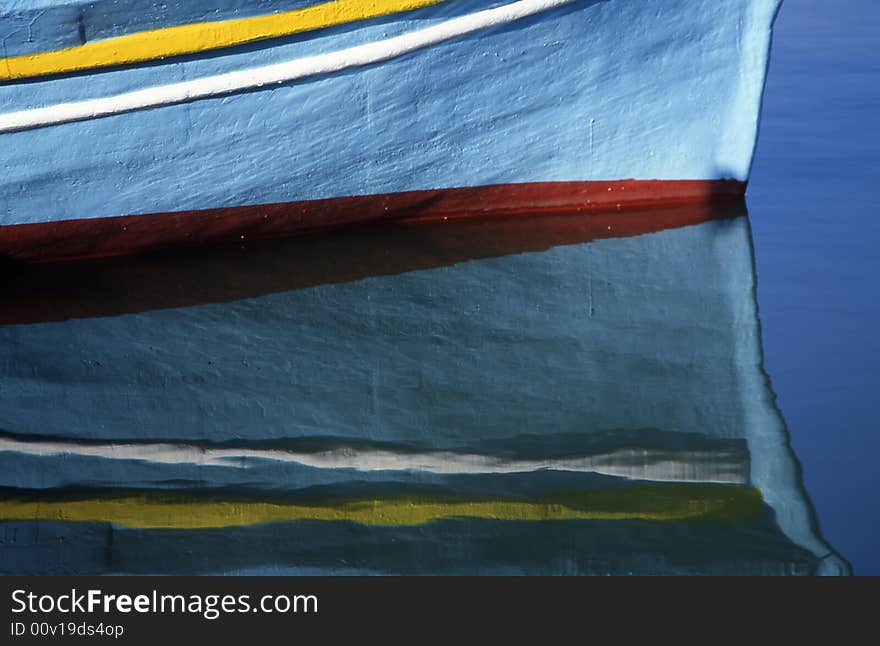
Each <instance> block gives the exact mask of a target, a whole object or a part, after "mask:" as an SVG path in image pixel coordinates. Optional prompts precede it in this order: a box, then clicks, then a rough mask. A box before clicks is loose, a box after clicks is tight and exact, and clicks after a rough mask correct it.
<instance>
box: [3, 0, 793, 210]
mask: <svg viewBox="0 0 880 646" xmlns="http://www.w3.org/2000/svg"><path fill="white" fill-rule="evenodd" d="M98 4H101V3H98ZM146 4H147V5H149V6H150V7H153V8H152V10H149V11H145V3H144V2H135V3H131V4H130V6H129V5H128V4H126V8H122V7H119V6H118V5H117V6H114V8H113V12H111V13H109V14H102V13H100V11H99V10H98V9H99V8H98V7H97V5H96V6H94V7H93V6H91V5H89V4H85V3H82V4H81V3H73V4H70V3H64V4H61V3H52V2H40V3H37V4H34V3H32V2H13V3H4V8H3V9H2V10H0V11H2V12H3V13H2V14H0V29H2V30H4V33H0V39H2V42H3V44H4V52H5V56H6V64H7V75H10V74H13V68H14V67H15V66H16V65H20V64H23V62H24V61H25V60H28V61H31V62H33V61H39V60H42V61H44V62H45V61H47V60H49V59H45V58H39V57H40V56H55V57H56V58H57V57H58V56H62V55H61V54H51V52H59V51H62V50H63V51H66V52H67V53H66V54H64V55H63V56H62V58H63V57H65V56H70V57H76V56H79V55H80V54H82V53H83V52H88V51H91V50H83V49H77V48H80V47H96V48H97V47H104V46H105V45H102V43H105V44H106V43H110V42H114V41H113V39H125V38H129V39H132V38H133V39H137V38H139V37H140V36H138V34H141V36H143V30H144V29H146V28H147V27H150V26H152V27H155V28H156V29H160V30H161V29H183V28H184V27H185V26H187V25H189V27H186V29H190V28H195V27H193V25H197V24H198V23H199V22H201V21H203V20H205V19H206V17H207V16H208V15H209V14H210V15H214V16H216V18H217V19H219V20H221V24H226V22H225V21H233V20H238V21H242V20H243V21H247V20H256V19H257V18H258V15H257V14H258V12H256V10H255V9H254V7H253V6H251V5H248V6H246V7H237V6H235V5H234V4H231V3H228V2H222V1H221V2H218V3H217V6H216V7H215V8H216V9H217V11H216V12H214V13H213V14H212V13H211V12H210V11H209V5H210V7H214V5H213V4H211V3H208V2H207V1H206V0H202V1H200V2H194V1H191V2H185V3H180V6H175V7H173V8H171V9H168V10H167V15H166V13H163V12H162V11H159V12H158V13H157V10H156V6H154V5H151V4H149V3H146ZM176 4H177V3H175V5H176ZM306 4H307V3H303V2H292V3H288V4H285V3H280V2H273V3H268V4H267V7H268V8H269V10H270V11H275V12H283V11H285V10H287V11H304V10H308V7H306V6H305V5H306ZM343 4H345V6H349V5H351V6H352V7H354V6H361V5H360V4H359V3H357V2H347V3H343ZM368 4H369V7H371V8H370V9H369V11H372V12H375V13H376V14H380V13H383V12H385V11H386V10H387V11H388V13H386V14H384V15H377V17H375V18H372V19H368V20H353V21H347V20H348V19H347V18H346V21H347V22H345V24H335V26H333V25H334V20H335V21H336V22H340V21H341V20H342V17H344V16H349V14H348V13H345V12H342V13H338V14H337V13H335V12H336V11H337V10H334V9H322V10H321V13H320V15H321V16H323V18H322V20H324V22H326V23H327V25H328V26H327V27H325V28H320V29H315V30H310V31H303V32H301V33H298V34H293V35H289V36H282V37H280V38H273V39H269V40H258V41H255V42H251V43H249V44H246V45H241V46H238V47H232V48H228V47H226V48H223V47H221V48H220V49H211V50H210V51H201V52H194V53H191V54H188V55H186V56H183V57H174V56H172V57H170V58H165V59H161V60H157V61H152V62H151V61H145V62H144V64H129V65H123V66H121V67H109V68H106V69H102V70H92V71H89V70H85V71H84V72H82V73H75V74H70V73H66V74H60V75H54V76H38V77H35V78H27V79H19V80H14V79H12V80H7V81H6V82H4V83H0V124H2V125H0V130H2V129H4V128H5V129H6V130H7V131H6V132H2V133H0V163H2V164H3V166H4V168H6V169H7V172H6V173H5V174H4V176H3V177H2V178H0V226H2V225H13V224H26V223H31V224H33V223H48V222H56V221H61V220H71V219H73V220H75V219H83V218H105V217H110V216H123V215H134V214H156V213H172V212H190V211H202V210H205V209H224V208H229V207H241V206H254V205H261V204H278V203H285V202H293V201H295V202H300V201H304V200H320V199H329V198H340V197H348V196H363V195H377V194H381V195H387V194H397V193H400V192H404V191H432V190H440V189H450V188H457V187H479V186H486V185H517V184H523V183H536V182H538V183H540V182H584V181H591V180H596V181H603V182H604V181H614V180H628V179H637V180H704V181H705V180H717V179H733V180H737V181H740V182H744V181H745V180H746V179H747V177H748V172H749V166H750V163H751V157H752V150H753V147H754V141H755V136H756V132H757V123H758V111H759V104H760V96H761V90H762V86H763V80H764V72H765V67H766V62H767V55H768V51H769V42H770V29H771V24H772V19H773V17H774V15H775V11H776V9H777V6H778V2H777V0H667V1H664V2H658V1H653V2H651V1H648V2H645V1H642V0H519V1H518V2H516V1H515V2H499V1H495V2H486V1H483V0H448V1H445V2H439V3H425V5H426V6H423V7H421V8H416V9H413V10H410V11H402V12H401V11H398V9H401V8H404V5H402V4H399V3H393V2H392V3H368ZM417 4H418V3H417ZM327 6H328V7H330V6H336V5H334V3H330V4H328V5H327ZM339 6H342V5H339ZM366 6H367V5H364V7H366ZM406 6H409V5H406ZM337 9H338V7H337ZM163 11H164V10H163ZM316 11H317V10H316ZM338 11H340V12H341V11H342V10H341V9H338ZM365 11H367V9H364V8H363V7H362V10H361V14H357V15H356V14H351V16H353V17H355V18H357V17H366V15H367V14H366V13H364V12H365ZM139 12H140V13H139ZM143 15H149V16H151V19H150V20H149V21H148V23H146V22H145V21H144V18H143ZM272 15H274V16H275V18H271V21H276V22H277V21H279V20H281V18H280V16H282V15H283V14H282V13H276V14H272ZM296 15H304V14H296ZM315 15H318V14H315ZM334 16H335V17H334ZM325 18H326V20H325ZM337 18H338V19H339V20H337ZM267 20H269V19H267ZM291 20H293V19H291ZM295 22H296V20H293V21H292V22H286V23H285V24H289V25H293V24H294V23H295ZM319 22H320V21H319ZM234 24H235V25H238V26H239V27H240V26H241V25H243V24H250V23H246V22H245V23H242V22H236V23H234ZM278 24H281V23H278ZM322 24H323V23H322ZM313 26H319V25H318V24H317V23H315V25H313ZM74 27H75V29H74ZM236 29H238V27H236ZM233 31H234V29H233ZM74 32H75V34H76V35H75V36H74V35H73V34H74ZM161 33H164V34H166V35H167V34H169V33H172V34H173V33H181V32H167V31H166V32H161ZM217 38H218V39H219V40H218V41H217V43H215V44H216V45H218V47H220V46H221V45H224V44H229V43H228V42H227V41H225V40H223V39H222V38H221V37H220V36H217ZM77 39H78V42H77ZM161 40H162V39H161V38H160V39H159V40H155V39H153V38H152V37H150V38H147V40H146V41H145V42H150V43H152V44H153V45H155V46H156V47H159V45H158V44H157V43H159V42H160V41H161ZM221 41H222V42H221ZM116 42H117V44H119V43H125V42H132V41H116ZM193 42H195V41H193ZM153 45H151V47H152V46H153ZM202 45H204V46H205V47H206V48H207V47H208V46H209V45H210V42H209V43H202ZM202 45H199V48H200V49H202ZM123 50H125V48H124V47H121V48H120V50H119V51H120V52H122V51H123ZM151 51H152V54H155V53H157V52H158V50H151ZM75 52H79V53H80V54H76V53H75ZM170 53H174V52H170ZM152 54H151V55H152ZM120 55H123V54H120ZM86 58H88V57H86ZM52 60H55V59H52ZM70 60H73V59H70ZM100 62H101V61H100V60H98V59H97V58H96V59H95V63H96V64H97V63H100ZM105 62H106V61H105ZM117 62H122V63H124V60H121V59H120V61H117ZM36 64H37V63H34V65H36ZM2 66H3V63H2V62H0V67H2ZM34 69H36V71H40V70H39V69H37V68H34ZM41 69H42V70H43V71H51V69H50V68H48V67H47V68H41ZM31 71H34V70H33V69H32V70H31ZM68 119H74V121H72V122H69V123H57V124H56V125H51V124H53V123H55V122H57V121H66V120H68ZM40 126H42V127H40ZM13 130H14V131H13ZM312 224H314V225H315V226H318V225H321V224H322V221H321V217H320V214H318V215H315V216H314V220H313V222H312Z"/></svg>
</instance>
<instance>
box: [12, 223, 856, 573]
mask: <svg viewBox="0 0 880 646" xmlns="http://www.w3.org/2000/svg"><path fill="white" fill-rule="evenodd" d="M677 213H678V215H676V214H675V212H668V213H667V216H668V217H669V223H670V224H672V223H674V222H676V221H677V222H678V223H679V224H683V225H684V224H686V225H689V226H682V227H680V228H671V229H666V230H662V231H657V232H654V233H645V234H644V235H629V236H625V237H605V238H604V239H599V238H600V237H601V236H599V235H598V233H599V229H598V228H594V229H592V230H590V229H589V227H587V228H586V229H585V228H584V226H585V225H584V223H585V222H586V221H587V220H586V219H584V218H583V217H582V216H580V217H579V216H568V217H566V216H550V219H542V221H541V222H540V223H537V222H535V223H532V225H533V226H534V230H535V231H541V232H543V233H542V234H541V235H542V236H544V237H543V238H541V237H540V236H539V237H538V239H531V238H530V237H529V236H525V235H520V234H517V230H516V227H517V226H524V227H528V226H532V225H530V224H529V222H528V219H526V220H522V221H519V222H520V223H519V225H517V224H516V222H517V221H516V220H509V219H508V220H498V221H494V222H493V221H483V222H480V223H475V222H472V221H459V222H453V221H450V222H447V223H444V224H440V223H435V224H432V225H431V226H411V225H409V226H408V225H399V228H397V229H395V230H394V232H393V233H392V232H391V231H384V232H376V233H375V234H366V233H364V236H363V238H362V239H361V244H362V245H363V246H362V247H361V249H360V254H361V255H360V256H359V257H360V258H362V259H363V262H362V264H360V265H359V268H358V269H356V270H347V269H340V270H339V272H340V273H339V275H338V276H337V280H338V281H340V282H333V279H332V278H326V277H325V279H324V280H320V279H318V278H316V277H311V278H305V279H304V280H301V279H300V278H297V275H298V274H299V273H300V270H301V269H302V271H306V269H305V268H307V267H310V266H313V262H312V260H313V258H314V257H316V256H304V257H302V258H300V260H299V262H301V263H302V265H301V267H298V266H297V260H295V259H296V258H297V254H295V253H292V252H293V251H294V250H296V249H303V248H305V245H303V243H302V241H297V240H292V241H288V242H286V243H284V245H288V246H287V247H286V249H287V250H288V251H289V252H291V253H282V252H280V251H279V249H278V247H277V246H273V247H272V249H273V252H272V253H267V254H263V253H262V252H261V250H260V248H255V249H253V250H252V251H250V250H247V249H246V250H239V251H238V252H236V253H231V252H229V250H227V251H226V252H225V253H224V252H221V251H217V252H207V251H206V252H205V254H204V255H202V256H198V255H196V256H193V255H187V256H186V257H178V258H176V259H175V258H173V257H168V256H165V257H159V258H143V259H127V260H119V261H102V262H100V263H95V264H92V265H83V266H81V267H80V268H79V269H77V270H76V271H77V272H81V273H79V274H78V276H79V278H74V279H72V280H71V281H70V283H65V281H64V280H62V278H61V276H62V274H64V273H67V272H69V271H71V269H70V268H56V269H55V271H56V274H55V277H56V279H57V280H52V275H51V273H46V272H52V271H53V269H51V268H39V267H37V268H32V267H31V268H27V267H25V268H22V267H19V266H15V265H13V266H11V267H9V268H7V269H8V271H13V272H20V273H19V274H18V278H17V279H16V280H20V281H23V282H24V284H27V285H30V287H33V285H34V284H37V283H39V284H45V285H50V284H55V285H61V286H62V288H61V289H64V287H63V286H64V285H65V284H73V285H76V284H79V283H80V282H81V281H80V278H81V277H82V276H84V275H90V276H92V277H93V278H96V279H95V280H92V281H91V282H90V284H91V285H93V286H95V287H96V288H95V290H94V291H93V292H92V294H93V299H92V301H91V302H86V303H84V304H82V305H81V306H78V307H77V306H73V305H72V304H71V303H72V301H73V299H69V300H67V301H65V299H64V298H58V299H55V300H56V301H57V302H58V303H59V310H58V311H56V312H52V311H51V310H49V309H46V308H41V307H37V306H34V305H33V301H32V300H31V301H28V297H27V296H26V295H27V294H29V293H32V291H33V290H32V289H30V287H29V288H28V289H25V290H23V291H18V292H16V291H15V290H14V289H11V288H7V290H8V292H7V293H8V297H7V301H6V304H7V305H9V306H10V307H12V308H13V310H14V311H17V312H19V314H17V315H11V316H10V315H5V316H4V320H5V325H3V326H2V327H0V353H2V354H0V370H2V374H0V384H2V386H3V391H4V407H3V408H2V410H0V428H2V429H3V433H2V434H0V486H2V487H4V489H3V490H2V498H0V518H2V519H3V527H4V530H5V533H4V536H5V537H6V539H5V541H4V543H3V544H2V546H0V550H2V554H3V556H2V559H0V563H2V566H0V567H2V569H3V571H4V572H6V573H13V572H18V573H23V572H43V573H49V572H52V573H60V572H81V573H84V572H230V571H236V572H262V573H265V572H335V573H339V572H420V573H421V572H445V573H450V572H460V573H461V572H474V573H490V572H494V573H516V572H523V573H592V572H612V573H623V572H627V573H629V572H639V573H666V572H669V573H671V572H677V573H678V572H709V573H734V572H736V573H739V572H757V573H780V574H801V573H811V572H817V571H819V572H844V571H846V565H845V563H844V562H843V561H842V560H841V559H840V558H839V557H837V556H836V555H835V554H834V553H833V552H832V551H831V549H830V548H829V547H828V546H827V545H826V544H825V543H824V541H823V540H822V538H821V537H820V536H819V534H818V532H817V530H816V527H815V522H814V519H813V516H812V511H811V508H810V506H809V502H808V500H807V498H806V495H805V493H804V491H803V489H802V487H801V485H800V481H799V475H798V470H797V463H796V460H795V458H794V456H793V455H792V453H791V451H790V448H789V446H788V440H787V435H786V431H785V426H784V422H783V420H782V418H781V416H780V414H779V412H778V410H777V409H776V407H775V405H774V402H773V395H772V392H771V391H770V389H769V385H768V382H767V378H766V376H765V374H764V373H763V371H762V368H761V347H760V337H759V329H758V321H757V313H756V307H755V300H754V280H755V277H754V270H753V267H752V252H751V245H750V239H749V229H748V221H747V219H746V217H744V216H739V217H731V216H735V215H736V213H731V212H727V213H724V215H725V216H727V217H725V218H724V219H711V220H707V219H706V212H705V211H696V212H692V211H689V210H679V211H678V212H677ZM632 217H636V216H632ZM598 222H599V221H594V224H597V223H598ZM630 222H631V223H633V227H632V228H631V229H630V230H628V231H627V232H626V233H628V234H635V233H639V228H638V227H637V226H635V224H634V223H635V220H630ZM510 227H513V228H510ZM522 231H524V229H520V230H519V233H522ZM605 231H606V232H607V229H605ZM348 235H350V234H349V233H342V234H340V235H339V236H330V237H316V238H314V239H312V240H311V241H310V244H309V245H307V246H308V247H309V248H310V249H312V250H313V253H315V254H320V251H321V250H322V249H323V250H325V251H331V250H334V249H338V248H339V245H346V244H348V243H347V242H346V240H347V238H346V237H345V236H348ZM388 239H397V240H399V241H400V242H401V247H402V248H408V249H418V252H417V253H414V254H413V256H412V257H411V261H412V264H411V265H410V266H406V265H405V263H404V264H401V261H400V260H399V257H397V256H395V257H396V258H397V260H395V261H394V264H393V265H389V264H388V262H389V261H388V260H387V257H385V256H383V253H382V252H381V250H382V249H383V247H382V244H383V243H384V242H383V241H387V240H388ZM407 240H408V242H407ZM417 240H418V244H415V242H416V241H417ZM214 253H216V254H217V255H216V256H214V255H212V254H214ZM220 255H222V256H223V257H224V258H225V259H226V262H225V263H224V264H217V263H216V262H215V261H214V258H215V257H219V256H220ZM392 255H394V254H392ZM281 256H284V257H285V258H287V260H285V261H284V263H285V265H284V270H285V275H286V277H285V278H279V272H278V271H275V270H277V269H278V268H279V266H278V265H277V264H275V263H277V262H278V260H277V259H278V258H279V257H281ZM199 258H201V260H200V259H199ZM114 263H116V264H114ZM120 263H123V264H120ZM175 263H176V264H177V266H178V267H179V268H180V269H183V268H184V267H187V268H188V269H187V270H186V271H185V272H183V275H185V276H186V278H185V283H184V285H185V289H184V290H183V292H181V291H180V290H181V286H180V285H176V284H174V283H173V281H170V280H166V281H159V282H158V283H157V282H156V281H154V280H151V279H150V278H149V277H150V276H158V275H163V272H167V273H165V274H164V275H167V276H173V275H175V274H176V272H174V271H170V270H168V268H169V267H171V266H173V265H175ZM261 263H264V264H262V265H261ZM265 263H268V264H265ZM122 266H124V267H125V268H126V274H127V275H129V276H137V275H139V276H142V277H145V280H144V281H143V283H142V284H145V285H146V284H148V283H150V284H153V285H154V290H155V292H154V293H153V294H148V295H146V297H145V298H144V299H143V300H141V301H138V302H132V301H123V302H121V303H117V304H115V305H114V302H115V301H116V298H117V294H118V292H117V291H116V286H115V285H116V284H115V283H114V280H115V279H114V278H113V276H115V275H117V274H118V273H120V272H119V269H120V267H122ZM200 267H201V270H203V271H201V270H200V269H199V268H200ZM269 268H271V269H272V270H273V271H267V272H264V271H261V269H269ZM151 272H153V273H151ZM155 272H158V273H155ZM187 272H188V273H187ZM261 273H264V274H267V275H266V277H265V282H263V283H262V284H261V282H260V280H259V279H258V278H257V276H259V275H260V274H261ZM327 275H328V276H332V275H333V272H332V271H330V272H329V273H328V274H327ZM101 276H103V278H100V277H101ZM240 276H244V277H246V278H245V279H244V282H235V280H236V277H240ZM29 281H30V282H29ZM209 281H210V282H211V283H212V284H214V285H218V284H221V283H222V284H226V285H228V287H225V288H222V289H221V288H215V287H212V288H206V289H202V288H196V287H194V286H196V285H199V284H203V283H207V282H209ZM285 281H289V282H285ZM102 285H103V286H104V288H106V289H105V291H103V292H102V287H101V286H102ZM200 290H201V291H200ZM102 294H103V297H104V300H105V301H113V302H101V301H102ZM29 302H30V304H29ZM4 311H9V310H8V309H7V308H6V306H4Z"/></svg>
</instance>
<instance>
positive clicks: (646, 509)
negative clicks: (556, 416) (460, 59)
mask: <svg viewBox="0 0 880 646" xmlns="http://www.w3.org/2000/svg"><path fill="white" fill-rule="evenodd" d="M760 507H761V494H760V493H759V492H758V491H757V490H756V489H753V488H750V487H725V486H645V487H626V488H621V489H611V490H605V491H589V492H578V493H573V494H560V495H554V496H547V497H542V498H539V499H535V500H521V499H515V498H508V499H504V498H500V499H499V498H495V499H489V498H464V497H440V496H433V497H430V496H408V497H404V496H401V497H391V498H385V499H357V500H346V501H341V502H326V503H316V504H308V503H295V502H267V501H235V500H206V499H204V498H203V499H189V500H187V499H184V498H180V497H175V498H171V497H168V496H163V495H162V494H149V495H140V496H127V497H119V498H104V499H86V500H55V501H40V500H37V499H28V500H22V499H18V500H12V499H6V500H0V520H58V521H92V522H110V523H116V524H119V525H124V526H128V527H139V528H175V529H198V528H207V527H229V526H234V525H254V524H258V523H268V522H273V521H293V520H326V521H349V522H355V523H361V524H364V525H421V524H423V523H428V522H430V521H434V520H440V519H443V518H455V517H459V518H461V517H466V518H484V519H490V520H514V521H516V520H519V521H541V520H625V519H638V520H652V521H669V520H719V521H733V520H738V519H745V518H750V517H752V516H754V515H755V514H756V513H757V512H758V510H759V509H760Z"/></svg>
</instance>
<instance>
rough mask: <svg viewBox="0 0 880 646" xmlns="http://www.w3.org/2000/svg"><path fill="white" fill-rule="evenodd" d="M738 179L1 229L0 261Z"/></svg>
mask: <svg viewBox="0 0 880 646" xmlns="http://www.w3.org/2000/svg"><path fill="white" fill-rule="evenodd" d="M745 187H746V185H745V183H743V182H738V181H735V180H623V181H615V182H541V183H531V184H498V185H492V186H478V187H470V188H453V189H436V190H427V191H409V192H403V193H392V194H387V195H367V196H356V197H340V198H330V199H322V200H308V201H303V202H286V203H280V204H262V205H256V206H236V207H228V208H219V209H206V210H198V211H178V212H170V213H153V214H148V215H129V216H118V217H109V218H94V219H77V220H62V221H59V222H50V223H41V224H17V225H9V226H5V227H0V255H2V256H6V257H7V258H9V259H14V260H19V261H25V262H46V261H57V260H72V259H81V258H95V257H102V256H113V255H126V254H133V253H140V252H144V251H151V250H156V249H162V248H167V247H175V246H198V245H204V244H212V243H218V242H222V241H228V240H232V239H254V238H272V237H281V236H287V235H291V234H295V233H303V232H310V231H315V230H319V229H326V228H332V227H339V226H342V225H346V224H352V223H356V222H364V221H369V220H382V219H390V218H406V219H411V220H424V219H449V218H457V217H473V216H502V215H503V216H515V215H526V214H542V213H543V214H548V213H562V212H575V213H576V212H589V211H596V212H602V211H609V210H613V211H617V210H622V209H631V208H633V207H639V208H643V207H655V206H656V207H662V206H671V205H676V204H692V203H711V202H717V201H729V200H734V199H739V198H741V197H742V196H743V195H744V193H745Z"/></svg>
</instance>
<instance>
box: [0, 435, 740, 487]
mask: <svg viewBox="0 0 880 646" xmlns="http://www.w3.org/2000/svg"><path fill="white" fill-rule="evenodd" d="M0 451H15V452H17V453H23V454H26V455H34V456H53V455H79V456H84V457H97V458H105V459H108V460H145V461H148V462H152V463H154V464H166V465H174V464H179V465H201V466H216V467H233V468H241V469H246V468H248V467H250V466H253V462H248V460H254V459H257V460H273V461H276V462H290V463H296V464H301V465H303V466H308V467H313V468H317V469H356V470H358V471H426V472H429V473H438V474H446V475H456V474H501V473H524V472H532V471H541V470H552V471H574V472H580V473H598V474H603V475H610V476H619V477H623V478H630V479H633V480H652V481H656V482H719V483H737V484H743V483H745V482H747V480H748V464H747V461H746V460H745V456H744V455H739V454H737V453H734V452H712V451H663V450H657V449H619V450H616V451H611V452H608V453H603V454H599V455H588V456H576V457H565V458H550V459H544V460H510V459H505V458H499V457H495V456H491V455H480V454H472V453H454V452H451V451H426V452H422V453H404V452H401V453H397V452H394V451H387V450H376V449H355V448H339V449H333V450H331V451H320V452H316V453H300V452H295V451H286V450H282V449H247V448H207V447H200V446H196V445H192V444H162V443H155V444H79V443H76V442H60V441H55V442H31V441H22V440H16V439H8V438H0Z"/></svg>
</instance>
